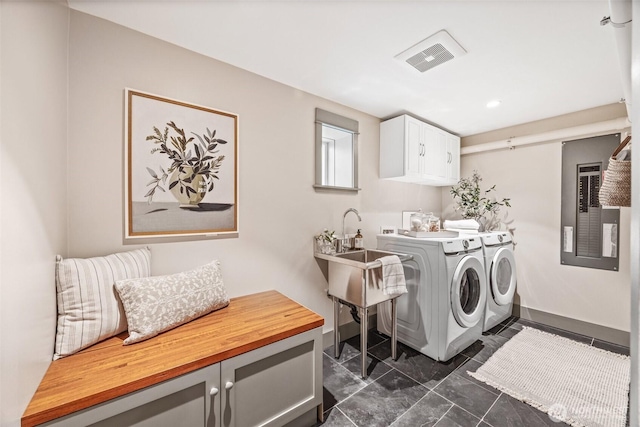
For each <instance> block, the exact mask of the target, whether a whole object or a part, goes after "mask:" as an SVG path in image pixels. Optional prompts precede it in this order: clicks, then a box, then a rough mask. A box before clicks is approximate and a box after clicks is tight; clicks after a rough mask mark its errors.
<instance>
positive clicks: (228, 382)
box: [224, 381, 233, 390]
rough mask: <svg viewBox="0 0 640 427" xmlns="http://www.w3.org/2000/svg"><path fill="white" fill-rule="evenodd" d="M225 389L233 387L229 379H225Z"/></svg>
mask: <svg viewBox="0 0 640 427" xmlns="http://www.w3.org/2000/svg"><path fill="white" fill-rule="evenodd" d="M224 388H225V390H231V389H232V388H233V383H232V382H231V381H227V383H226V384H225V385H224Z"/></svg>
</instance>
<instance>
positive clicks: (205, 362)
mask: <svg viewBox="0 0 640 427" xmlns="http://www.w3.org/2000/svg"><path fill="white" fill-rule="evenodd" d="M323 324H324V319H323V318H322V317H321V316H320V315H318V314H316V313H314V312H313V311H311V310H309V309H307V308H305V307H303V306H301V305H300V304H298V303H296V302H295V301H292V300H290V299H289V298H287V297H285V296H284V295H282V294H280V293H278V292H276V291H267V292H261V293H258V294H252V295H247V296H243V297H238V298H233V299H231V303H230V304H229V306H227V307H225V308H223V309H221V310H218V311H214V312H213V313H209V314H208V315H206V316H203V317H201V318H199V319H196V320H193V321H191V322H189V323H187V324H185V325H182V326H179V327H177V328H175V329H173V330H170V331H168V332H165V333H162V334H160V335H158V336H156V337H153V338H151V339H149V340H146V341H143V342H140V343H136V344H132V345H128V346H123V345H122V341H124V339H125V338H126V337H127V333H126V332H125V333H122V334H120V335H118V336H115V337H112V338H109V339H108V340H106V341H103V342H101V343H98V344H96V345H94V346H92V347H89V348H87V349H85V350H83V351H81V352H79V353H76V354H74V355H71V356H67V357H65V358H62V359H59V360H56V361H53V362H52V363H51V365H50V366H49V369H48V370H47V372H46V374H45V376H44V378H43V379H42V382H41V383H40V386H39V387H38V389H37V390H36V393H35V394H34V396H33V399H31V402H30V403H29V406H28V407H27V409H26V410H25V412H24V414H23V416H22V426H23V427H30V426H35V425H38V424H42V423H45V422H47V421H51V420H53V419H56V418H60V417H62V416H65V415H68V414H70V413H73V412H76V411H79V410H82V409H85V408H88V407H90V406H93V405H97V404H100V403H103V402H106V401H108V400H110V399H114V398H116V397H120V396H123V395H125V394H128V393H131V392H134V391H137V390H140V389H143V388H145V387H149V386H152V385H154V384H158V383H160V382H163V381H166V380H170V379H172V378H176V377H178V376H180V375H183V374H187V373H189V372H193V371H195V370H198V369H200V368H204V367H206V366H209V365H212V364H214V363H218V362H221V361H223V360H226V359H229V358H232V357H234V356H237V355H239V354H242V353H246V352H248V351H252V350H255V349H257V348H260V347H262V346H265V345H268V344H272V343H274V342H276V341H280V340H283V339H285V338H289V337H292V336H294V335H297V334H300V333H302V332H306V331H309V330H311V329H315V328H317V327H320V326H322V325H323Z"/></svg>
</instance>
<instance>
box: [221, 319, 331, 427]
mask: <svg viewBox="0 0 640 427" xmlns="http://www.w3.org/2000/svg"><path fill="white" fill-rule="evenodd" d="M321 329H322V328H316V329H314V330H311V331H308V332H305V333H302V334H299V335H296V336H293V337H291V338H287V339H286V340H283V341H278V342H276V343H274V344H271V345H268V346H266V347H262V348H259V349H257V350H254V351H251V352H249V353H245V354H242V355H240V356H236V357H234V358H232V359H229V360H225V361H223V362H222V363H221V380H222V381H221V386H222V387H221V390H222V391H221V393H222V396H221V403H222V414H221V415H222V425H223V426H224V427H249V426H282V425H284V424H286V423H288V422H290V421H293V420H294V419H296V418H297V417H299V416H301V415H303V414H305V413H306V412H308V411H309V410H310V409H313V408H314V407H316V406H318V405H320V404H321V403H322V331H321Z"/></svg>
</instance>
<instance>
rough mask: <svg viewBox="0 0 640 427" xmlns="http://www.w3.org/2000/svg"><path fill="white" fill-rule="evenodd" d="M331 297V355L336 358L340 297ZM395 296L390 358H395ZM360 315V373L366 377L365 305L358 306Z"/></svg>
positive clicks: (338, 345) (393, 300)
mask: <svg viewBox="0 0 640 427" xmlns="http://www.w3.org/2000/svg"><path fill="white" fill-rule="evenodd" d="M331 298H332V299H333V325H334V326H333V356H334V357H335V358H336V359H338V358H339V357H340V327H339V325H340V323H339V322H340V299H339V298H337V297H334V296H332V297H331ZM396 303H397V298H393V299H392V300H391V358H392V359H393V360H397V357H398V354H397V332H398V316H397V307H396ZM358 314H359V316H360V350H361V351H360V353H361V362H360V364H361V368H360V369H361V371H360V373H361V375H362V378H367V348H368V340H367V338H368V331H369V309H368V308H367V307H358Z"/></svg>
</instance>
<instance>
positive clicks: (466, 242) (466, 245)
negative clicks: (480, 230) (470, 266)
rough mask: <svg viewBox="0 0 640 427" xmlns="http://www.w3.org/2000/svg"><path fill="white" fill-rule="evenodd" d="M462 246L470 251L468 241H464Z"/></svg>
mask: <svg viewBox="0 0 640 427" xmlns="http://www.w3.org/2000/svg"><path fill="white" fill-rule="evenodd" d="M462 246H464V248H465V249H469V241H468V240H463V241H462Z"/></svg>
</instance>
